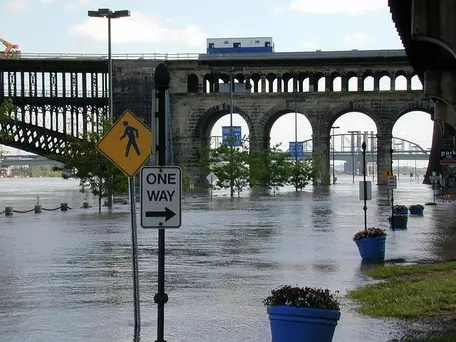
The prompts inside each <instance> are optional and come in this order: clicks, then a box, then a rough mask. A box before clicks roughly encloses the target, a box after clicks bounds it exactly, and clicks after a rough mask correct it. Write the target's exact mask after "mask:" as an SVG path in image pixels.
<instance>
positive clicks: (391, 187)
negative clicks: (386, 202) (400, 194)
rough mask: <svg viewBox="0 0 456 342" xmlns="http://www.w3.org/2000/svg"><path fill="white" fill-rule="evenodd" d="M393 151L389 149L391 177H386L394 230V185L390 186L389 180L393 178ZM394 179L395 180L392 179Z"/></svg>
mask: <svg viewBox="0 0 456 342" xmlns="http://www.w3.org/2000/svg"><path fill="white" fill-rule="evenodd" d="M393 152H394V151H393V149H390V156H391V176H390V177H388V187H389V188H390V189H391V228H393V229H394V185H393V184H391V186H390V178H391V177H394V176H393ZM394 179H395V178H394Z"/></svg>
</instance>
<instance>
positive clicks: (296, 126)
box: [293, 82, 304, 191]
mask: <svg viewBox="0 0 456 342" xmlns="http://www.w3.org/2000/svg"><path fill="white" fill-rule="evenodd" d="M295 86H296V82H293V92H294V98H295V108H294V115H295V148H294V153H295V175H294V176H295V190H296V191H298V170H299V169H298V93H297V92H296V87H295ZM303 149H304V146H303Z"/></svg>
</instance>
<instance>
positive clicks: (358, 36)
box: [343, 32, 372, 44]
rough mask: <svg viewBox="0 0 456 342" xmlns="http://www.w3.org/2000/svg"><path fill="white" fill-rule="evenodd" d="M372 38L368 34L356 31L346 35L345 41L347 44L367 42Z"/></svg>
mask: <svg viewBox="0 0 456 342" xmlns="http://www.w3.org/2000/svg"><path fill="white" fill-rule="evenodd" d="M370 40H372V37H371V36H370V35H368V34H365V33H361V32H355V33H350V34H347V35H345V36H344V38H343V41H344V43H347V44H365V43H367V42H369V41H370Z"/></svg>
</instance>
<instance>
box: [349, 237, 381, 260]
mask: <svg viewBox="0 0 456 342" xmlns="http://www.w3.org/2000/svg"><path fill="white" fill-rule="evenodd" d="M355 242H356V245H357V246H358V250H359V254H360V255H361V258H362V259H363V260H385V244H386V236H378V237H373V238H365V239H361V240H356V241H355Z"/></svg>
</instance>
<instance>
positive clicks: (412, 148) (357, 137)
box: [211, 132, 431, 163]
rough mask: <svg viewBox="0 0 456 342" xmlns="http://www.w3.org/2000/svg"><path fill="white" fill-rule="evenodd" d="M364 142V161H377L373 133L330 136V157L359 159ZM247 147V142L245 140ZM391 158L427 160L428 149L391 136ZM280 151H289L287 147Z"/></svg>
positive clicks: (216, 142) (307, 143) (307, 149)
mask: <svg viewBox="0 0 456 342" xmlns="http://www.w3.org/2000/svg"><path fill="white" fill-rule="evenodd" d="M363 141H365V142H366V162H374V163H376V162H377V135H376V134H373V133H366V132H364V133H353V134H352V133H342V134H334V135H331V136H330V144H331V147H330V153H331V155H330V157H331V158H333V159H334V160H338V161H346V162H353V161H359V160H360V158H361V156H362V152H363V150H362V143H363ZM245 142H246V143H245V146H242V147H241V148H248V142H247V140H246V141H245ZM298 143H303V151H304V157H307V156H311V155H312V148H313V146H312V145H313V141H312V139H307V140H304V141H298ZM221 144H222V137H221V136H213V137H211V147H212V148H217V147H219V146H220V145H221ZM392 144H393V146H392V147H393V160H429V156H430V153H431V151H430V149H428V150H426V149H424V148H422V147H421V146H420V145H418V144H416V143H414V142H412V141H410V140H407V139H403V138H399V137H393V140H392ZM284 148H286V147H284V146H282V151H284V152H289V150H288V149H286V150H284Z"/></svg>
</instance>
